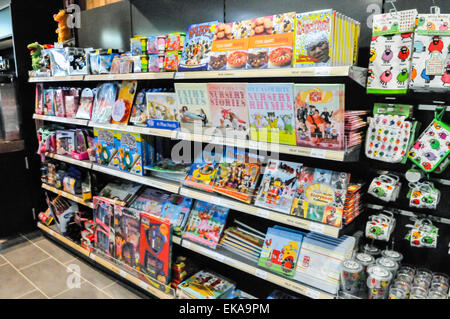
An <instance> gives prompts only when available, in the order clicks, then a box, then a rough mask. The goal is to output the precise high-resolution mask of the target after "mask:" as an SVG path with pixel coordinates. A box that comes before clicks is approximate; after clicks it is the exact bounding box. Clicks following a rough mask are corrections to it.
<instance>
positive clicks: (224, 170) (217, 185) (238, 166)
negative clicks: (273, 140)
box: [213, 149, 263, 204]
mask: <svg viewBox="0 0 450 319" xmlns="http://www.w3.org/2000/svg"><path fill="white" fill-rule="evenodd" d="M262 162H263V157H262V156H258V155H256V154H252V153H246V152H244V151H241V150H238V149H236V150H234V152H233V154H231V156H230V155H229V154H227V155H226V158H225V159H224V160H223V161H222V162H220V163H219V164H218V165H217V174H216V179H215V181H214V187H213V190H214V192H216V193H220V194H223V195H226V196H228V197H232V198H235V199H237V200H240V201H243V202H245V203H248V204H250V203H251V202H253V198H254V196H255V192H256V185H257V184H258V182H259V179H260V177H261V170H262Z"/></svg>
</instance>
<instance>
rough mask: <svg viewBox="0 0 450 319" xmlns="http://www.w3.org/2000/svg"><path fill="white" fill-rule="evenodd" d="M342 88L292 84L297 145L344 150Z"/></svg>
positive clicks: (342, 86)
mask: <svg viewBox="0 0 450 319" xmlns="http://www.w3.org/2000/svg"><path fill="white" fill-rule="evenodd" d="M344 90H345V86H344V84H295V85H294V96H295V102H294V104H295V119H296V133H297V145H299V146H305V147H318V148H326V149H333V150H342V149H344V124H345V122H344V120H345V106H344V96H345V92H344Z"/></svg>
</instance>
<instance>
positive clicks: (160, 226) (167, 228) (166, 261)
mask: <svg viewBox="0 0 450 319" xmlns="http://www.w3.org/2000/svg"><path fill="white" fill-rule="evenodd" d="M140 229H141V233H140V244H139V269H138V270H139V271H140V273H139V276H140V277H141V278H142V279H144V280H146V281H149V282H152V281H153V280H152V279H153V278H155V279H156V280H158V281H159V282H161V283H163V284H168V283H169V282H170V268H171V257H172V256H171V255H172V227H171V224H170V222H169V221H168V220H163V219H160V218H158V217H156V216H153V215H151V214H148V213H144V212H143V213H141V228H140Z"/></svg>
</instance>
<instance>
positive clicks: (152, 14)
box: [131, 0, 224, 35]
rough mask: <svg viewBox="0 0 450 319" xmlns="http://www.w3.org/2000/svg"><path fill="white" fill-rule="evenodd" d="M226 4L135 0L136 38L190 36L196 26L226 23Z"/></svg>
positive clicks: (206, 0)
mask: <svg viewBox="0 0 450 319" xmlns="http://www.w3.org/2000/svg"><path fill="white" fill-rule="evenodd" d="M223 6H224V3H223V0H189V1H179V0H154V1H148V0H138V1H136V0H133V1H131V14H132V26H133V27H132V32H133V34H134V35H136V34H141V35H157V34H164V33H168V32H177V31H181V32H186V29H187V26H188V25H190V24H194V23H201V22H208V21H214V20H219V21H223V17H224V12H223Z"/></svg>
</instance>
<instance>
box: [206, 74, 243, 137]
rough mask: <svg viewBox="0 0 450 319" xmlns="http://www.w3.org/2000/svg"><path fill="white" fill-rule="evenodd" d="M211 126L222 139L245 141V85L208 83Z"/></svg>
mask: <svg viewBox="0 0 450 319" xmlns="http://www.w3.org/2000/svg"><path fill="white" fill-rule="evenodd" d="M207 88H208V98H209V105H210V111H211V122H212V126H213V127H215V128H216V130H218V131H219V132H220V133H221V134H222V136H224V137H231V138H234V137H237V138H240V139H247V136H248V133H249V121H248V107H247V89H246V84H245V83H208V84H207Z"/></svg>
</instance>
